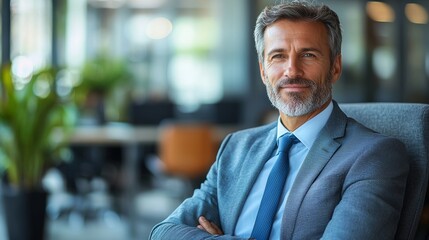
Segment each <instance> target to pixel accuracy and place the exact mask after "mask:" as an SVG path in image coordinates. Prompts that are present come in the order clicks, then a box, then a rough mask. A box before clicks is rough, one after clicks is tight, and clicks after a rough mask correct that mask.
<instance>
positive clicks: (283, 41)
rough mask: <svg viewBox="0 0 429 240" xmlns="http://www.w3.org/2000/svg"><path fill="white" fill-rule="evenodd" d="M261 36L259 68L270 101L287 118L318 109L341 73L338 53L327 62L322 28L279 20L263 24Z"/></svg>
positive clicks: (324, 30) (317, 24) (326, 44)
mask: <svg viewBox="0 0 429 240" xmlns="http://www.w3.org/2000/svg"><path fill="white" fill-rule="evenodd" d="M264 39H265V40H264V46H265V51H264V62H263V63H260V64H259V67H260V70H261V77H262V80H263V82H264V84H265V85H266V87H267V93H268V97H269V98H270V101H271V102H272V104H273V105H274V106H275V107H277V108H278V109H279V110H280V111H281V112H282V113H283V114H285V115H287V116H290V117H297V116H303V115H306V114H310V113H312V112H314V111H316V110H318V109H320V108H321V107H322V105H323V104H325V103H326V102H327V101H328V100H329V99H330V98H331V95H332V90H331V89H332V84H333V83H334V82H335V81H336V80H337V79H338V78H339V76H340V73H341V56H337V57H336V58H335V59H334V61H333V63H332V64H331V61H330V49H329V43H328V34H327V30H326V27H325V26H324V25H323V24H322V23H319V22H306V21H289V20H279V21H277V22H275V23H274V24H272V25H270V26H269V27H267V29H266V30H265V33H264Z"/></svg>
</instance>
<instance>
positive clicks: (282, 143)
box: [251, 134, 299, 240]
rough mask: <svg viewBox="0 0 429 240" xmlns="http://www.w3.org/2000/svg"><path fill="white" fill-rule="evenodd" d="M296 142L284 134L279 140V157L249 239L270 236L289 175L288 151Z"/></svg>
mask: <svg viewBox="0 0 429 240" xmlns="http://www.w3.org/2000/svg"><path fill="white" fill-rule="evenodd" d="M298 141H299V140H298V139H297V138H296V137H295V136H294V135H292V134H284V135H282V136H281V137H280V138H279V141H278V151H279V155H278V157H277V161H276V163H275V164H274V166H273V168H272V170H271V172H270V175H269V176H268V180H267V185H266V186H265V191H264V195H263V196H262V200H261V205H260V206H259V210H258V215H257V216H256V221H255V225H254V226H253V231H252V235H251V238H255V239H256V240H267V239H268V238H269V236H270V233H271V227H272V225H273V222H274V218H275V216H276V213H277V210H278V208H279V203H280V196H281V195H282V192H283V187H284V184H285V182H286V178H287V175H288V173H289V149H290V147H291V146H292V145H293V144H294V143H296V142H298Z"/></svg>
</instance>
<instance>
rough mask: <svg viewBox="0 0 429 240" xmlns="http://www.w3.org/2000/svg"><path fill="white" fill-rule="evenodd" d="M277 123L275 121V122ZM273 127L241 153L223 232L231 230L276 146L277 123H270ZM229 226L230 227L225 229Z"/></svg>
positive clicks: (233, 228)
mask: <svg viewBox="0 0 429 240" xmlns="http://www.w3.org/2000/svg"><path fill="white" fill-rule="evenodd" d="M276 123H277V122H276ZM272 125H273V127H272V128H271V129H270V130H269V133H268V134H267V133H266V132H264V133H262V134H263V135H260V136H258V138H257V139H256V140H255V142H254V144H252V146H251V147H250V149H245V151H247V153H246V154H243V155H242V156H243V160H241V161H243V162H242V167H241V168H240V171H239V172H238V173H237V174H239V176H240V177H239V180H238V182H237V183H235V184H234V185H235V191H234V196H233V197H234V198H235V201H227V202H228V203H229V204H230V206H229V207H228V209H230V211H231V218H230V219H231V224H229V225H228V226H224V228H225V229H224V230H225V232H233V231H234V230H235V226H236V224H237V221H238V217H239V216H240V213H241V210H242V209H243V206H244V203H245V201H246V199H247V196H248V195H249V192H250V190H251V189H252V187H253V185H254V183H255V181H256V179H257V177H258V176H259V172H260V171H261V170H262V168H263V167H264V164H265V162H266V161H267V160H268V159H269V158H270V157H271V154H272V153H273V151H274V148H275V147H276V144H274V143H275V142H276V135H277V124H272ZM227 228H231V229H227Z"/></svg>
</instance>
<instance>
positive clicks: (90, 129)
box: [69, 124, 239, 145]
mask: <svg viewBox="0 0 429 240" xmlns="http://www.w3.org/2000/svg"><path fill="white" fill-rule="evenodd" d="M238 129H239V127H237V126H214V138H215V140H216V141H218V142H220V141H222V140H223V138H225V136H226V135H227V134H228V133H231V132H234V131H236V130H238ZM159 133H160V127H156V126H138V127H135V126H130V125H126V124H112V125H105V126H78V127H77V128H75V130H74V133H73V134H72V136H71V138H70V141H69V142H70V143H71V144H89V145H91V144H94V145H95V144H100V145H109V144H113V145H124V144H125V145H126V144H136V143H137V144H156V143H157V141H158V138H159Z"/></svg>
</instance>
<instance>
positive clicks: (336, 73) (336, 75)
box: [331, 54, 343, 83]
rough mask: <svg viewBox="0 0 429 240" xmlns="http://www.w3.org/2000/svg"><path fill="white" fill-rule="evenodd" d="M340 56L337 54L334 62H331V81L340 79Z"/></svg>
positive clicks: (341, 67) (341, 68) (341, 66)
mask: <svg viewBox="0 0 429 240" xmlns="http://www.w3.org/2000/svg"><path fill="white" fill-rule="evenodd" d="M341 58H342V56H341V54H339V55H337V56H336V57H335V59H334V64H332V69H331V71H332V83H335V82H336V81H337V80H338V79H340V76H341V71H342V70H343V64H342V61H341Z"/></svg>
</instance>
